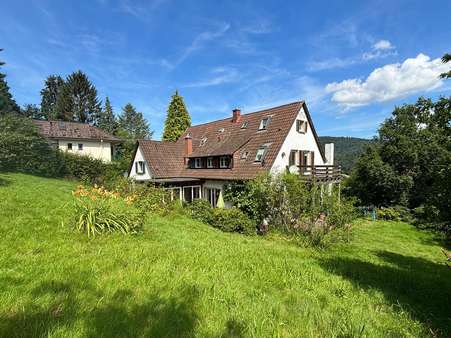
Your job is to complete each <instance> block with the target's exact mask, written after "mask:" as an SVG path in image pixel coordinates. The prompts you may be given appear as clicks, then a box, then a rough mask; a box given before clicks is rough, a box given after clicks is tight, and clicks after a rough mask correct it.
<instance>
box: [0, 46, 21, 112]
mask: <svg viewBox="0 0 451 338" xmlns="http://www.w3.org/2000/svg"><path fill="white" fill-rule="evenodd" d="M2 50H3V49H0V52H1V51H2ZM4 64H5V63H4V62H2V61H0V67H1V66H3V65H4ZM5 78H6V74H4V73H2V72H1V71H0V115H4V114H6V113H19V112H20V108H19V106H18V105H17V103H16V101H14V99H13V96H12V95H11V93H10V92H9V86H8V83H7V82H6V79H5Z"/></svg>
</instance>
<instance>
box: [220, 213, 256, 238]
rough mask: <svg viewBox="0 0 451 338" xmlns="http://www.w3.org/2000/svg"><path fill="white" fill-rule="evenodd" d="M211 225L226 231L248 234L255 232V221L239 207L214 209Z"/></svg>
mask: <svg viewBox="0 0 451 338" xmlns="http://www.w3.org/2000/svg"><path fill="white" fill-rule="evenodd" d="M211 225H212V226H213V227H215V228H218V229H220V230H222V231H224V232H238V233H241V234H247V235H252V234H255V224H254V222H252V220H251V219H250V218H249V217H248V216H247V215H246V214H245V213H243V212H242V211H241V210H240V209H238V208H230V209H219V208H216V209H214V211H213V222H212V223H211Z"/></svg>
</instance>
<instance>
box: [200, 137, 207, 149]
mask: <svg viewBox="0 0 451 338" xmlns="http://www.w3.org/2000/svg"><path fill="white" fill-rule="evenodd" d="M207 140H208V139H207V138H206V137H204V138H203V139H201V140H200V144H199V146H200V147H202V146H204V145H205V143H207Z"/></svg>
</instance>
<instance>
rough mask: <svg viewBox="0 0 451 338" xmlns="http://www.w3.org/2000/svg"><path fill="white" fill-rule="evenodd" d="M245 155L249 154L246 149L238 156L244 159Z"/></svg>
mask: <svg viewBox="0 0 451 338" xmlns="http://www.w3.org/2000/svg"><path fill="white" fill-rule="evenodd" d="M247 155H249V152H248V151H243V152H241V155H240V158H241V159H242V160H245V159H246V158H247Z"/></svg>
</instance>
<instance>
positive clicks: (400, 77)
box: [326, 54, 450, 107]
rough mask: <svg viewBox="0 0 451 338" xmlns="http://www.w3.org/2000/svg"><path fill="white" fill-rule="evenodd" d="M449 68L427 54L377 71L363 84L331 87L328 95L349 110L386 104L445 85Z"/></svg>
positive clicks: (356, 81)
mask: <svg viewBox="0 0 451 338" xmlns="http://www.w3.org/2000/svg"><path fill="white" fill-rule="evenodd" d="M449 68H450V67H449V65H446V64H444V63H442V61H441V60H440V59H434V60H431V58H430V57H429V56H427V55H424V54H418V56H417V57H416V58H409V59H406V60H405V61H404V62H403V63H395V64H389V65H385V66H383V67H381V68H376V69H375V70H373V71H372V72H371V74H370V75H369V76H368V77H367V78H366V79H365V80H364V81H362V80H361V79H348V80H344V81H341V82H333V83H329V84H328V85H327V86H326V91H327V92H328V93H333V95H332V101H333V102H336V103H338V104H340V105H344V106H346V107H353V106H363V105H367V104H370V103H373V102H384V101H388V100H393V99H396V98H400V97H404V96H406V95H409V94H413V93H417V92H420V91H425V90H432V89H435V88H437V87H439V86H441V85H442V82H443V81H442V80H441V79H440V78H439V74H440V73H442V72H444V71H447V70H448V69H449Z"/></svg>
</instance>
